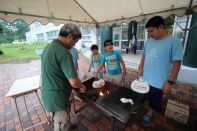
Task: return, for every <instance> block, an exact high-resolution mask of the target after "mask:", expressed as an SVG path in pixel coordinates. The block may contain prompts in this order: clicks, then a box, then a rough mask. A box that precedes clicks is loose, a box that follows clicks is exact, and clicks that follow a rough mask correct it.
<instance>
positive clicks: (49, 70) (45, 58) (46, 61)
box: [41, 24, 86, 131]
mask: <svg viewBox="0 0 197 131" xmlns="http://www.w3.org/2000/svg"><path fill="white" fill-rule="evenodd" d="M80 38H81V32H80V30H79V28H78V27H77V26H75V25H73V24H65V25H64V26H63V27H62V28H61V29H60V32H59V36H58V39H55V40H53V41H52V42H51V44H49V45H48V46H47V47H46V48H45V49H44V52H43V55H42V58H41V80H42V86H41V97H42V102H43V105H44V108H45V110H46V111H47V112H49V113H48V114H52V120H53V122H54V130H55V131H60V130H61V131H70V130H71V127H70V121H69V98H70V95H71V91H72V88H78V89H79V91H81V92H85V90H86V87H85V86H84V85H83V84H82V83H81V81H80V79H79V78H78V76H77V73H76V70H75V66H74V63H73V60H72V56H71V54H70V52H69V49H71V48H72V47H73V46H74V45H75V43H76V42H77V41H78V40H79V39H80Z"/></svg>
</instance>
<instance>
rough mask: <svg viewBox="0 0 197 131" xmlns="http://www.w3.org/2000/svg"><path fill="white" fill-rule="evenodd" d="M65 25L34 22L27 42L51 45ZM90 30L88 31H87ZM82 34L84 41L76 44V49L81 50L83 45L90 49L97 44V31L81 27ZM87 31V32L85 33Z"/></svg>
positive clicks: (28, 33)
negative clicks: (40, 42)
mask: <svg viewBox="0 0 197 131" xmlns="http://www.w3.org/2000/svg"><path fill="white" fill-rule="evenodd" d="M62 26H63V24H61V25H59V26H55V25H54V24H53V23H48V24H47V25H41V24H40V23H39V22H34V23H32V24H31V25H30V31H29V32H27V33H26V34H25V35H26V41H27V42H28V43H32V42H36V41H45V42H48V43H50V42H51V41H52V40H53V39H55V38H57V37H58V34H59V30H60V29H61V27H62ZM86 28H88V31H86ZM80 30H81V32H82V39H80V40H79V41H78V42H77V43H76V48H77V49H80V48H81V46H82V45H85V47H87V48H89V47H90V46H91V45H92V44H96V29H95V28H92V27H80ZM84 30H85V31H84Z"/></svg>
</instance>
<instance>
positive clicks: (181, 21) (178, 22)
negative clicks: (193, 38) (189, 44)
mask: <svg viewBox="0 0 197 131" xmlns="http://www.w3.org/2000/svg"><path fill="white" fill-rule="evenodd" d="M186 22H187V16H180V17H176V18H175V24H174V30H173V31H174V32H173V34H174V35H175V36H176V37H178V38H179V39H180V40H181V41H182V40H183V37H184V31H183V30H182V29H185V28H186ZM190 22H191V16H190V18H189V24H188V27H189V26H190ZM181 28H182V29H181ZM187 34H188V31H187Z"/></svg>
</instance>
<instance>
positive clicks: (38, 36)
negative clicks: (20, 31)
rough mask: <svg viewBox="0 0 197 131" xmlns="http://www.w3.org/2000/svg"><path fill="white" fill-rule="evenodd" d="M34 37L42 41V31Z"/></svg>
mask: <svg viewBox="0 0 197 131" xmlns="http://www.w3.org/2000/svg"><path fill="white" fill-rule="evenodd" d="M36 37H37V40H38V41H43V40H44V33H40V34H37V35H36Z"/></svg>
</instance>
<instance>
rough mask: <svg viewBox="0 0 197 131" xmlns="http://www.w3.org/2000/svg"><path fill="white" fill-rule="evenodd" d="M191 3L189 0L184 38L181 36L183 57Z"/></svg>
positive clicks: (191, 0)
mask: <svg viewBox="0 0 197 131" xmlns="http://www.w3.org/2000/svg"><path fill="white" fill-rule="evenodd" d="M192 3H193V0H190V3H189V8H188V10H187V12H186V13H187V21H186V27H185V29H184V36H183V55H185V49H186V41H187V40H186V35H187V31H188V24H189V17H190V13H191V7H192Z"/></svg>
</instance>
